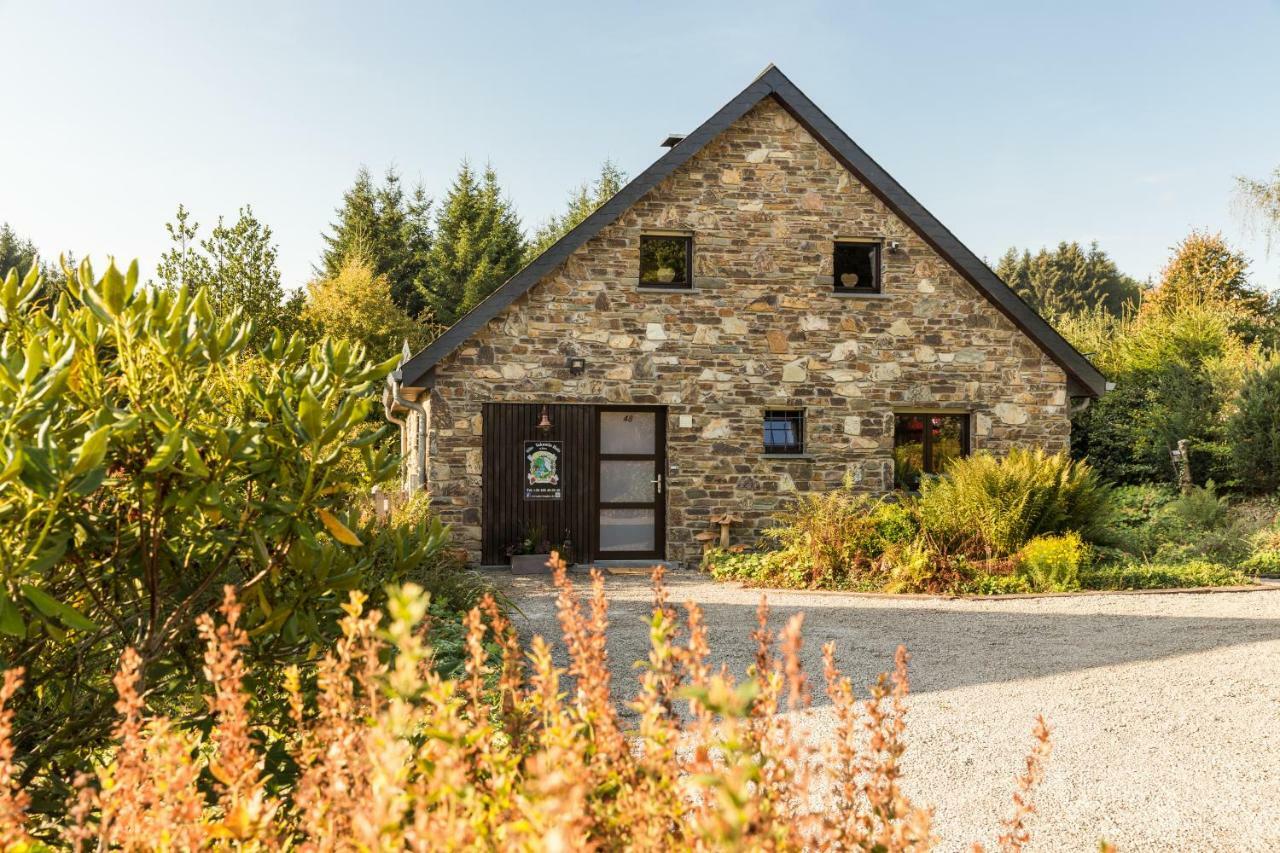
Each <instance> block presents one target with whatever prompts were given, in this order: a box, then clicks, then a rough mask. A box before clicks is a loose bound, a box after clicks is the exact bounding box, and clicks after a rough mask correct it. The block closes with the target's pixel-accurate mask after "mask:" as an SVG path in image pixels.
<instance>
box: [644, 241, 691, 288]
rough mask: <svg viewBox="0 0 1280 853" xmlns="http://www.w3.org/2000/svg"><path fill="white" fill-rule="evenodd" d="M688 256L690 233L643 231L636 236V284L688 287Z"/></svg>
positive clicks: (689, 253)
mask: <svg viewBox="0 0 1280 853" xmlns="http://www.w3.org/2000/svg"><path fill="white" fill-rule="evenodd" d="M692 260H693V237H691V236H688V235H685V236H680V235H675V236H670V235H657V234H643V235H641V237H640V284H642V285H643V286H645V287H691V286H692V285H693V264H692Z"/></svg>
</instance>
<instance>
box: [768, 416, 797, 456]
mask: <svg viewBox="0 0 1280 853" xmlns="http://www.w3.org/2000/svg"><path fill="white" fill-rule="evenodd" d="M764 452H765V453H778V454H788V455H791V456H795V455H798V454H801V453H804V411H803V410H802V409H785V410H784V409H771V410H768V411H766V412H765V413H764Z"/></svg>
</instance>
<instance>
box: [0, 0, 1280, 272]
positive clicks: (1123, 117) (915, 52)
mask: <svg viewBox="0 0 1280 853" xmlns="http://www.w3.org/2000/svg"><path fill="white" fill-rule="evenodd" d="M1050 7H1052V8H1050ZM0 33H3V36H4V38H3V48H0V93H2V97H0V103H2V104H3V111H2V112H0V115H3V121H2V122H0V221H8V222H9V223H11V224H12V225H13V227H14V228H15V229H16V230H17V231H18V232H19V233H21V234H25V235H28V236H30V237H31V238H33V239H34V240H35V242H36V243H37V245H38V246H40V247H41V248H42V249H43V250H44V251H45V252H46V253H56V252H57V251H59V250H61V249H63V248H69V249H72V250H74V251H75V252H77V253H78V254H81V255H83V254H86V253H88V254H91V255H92V256H93V257H94V258H98V259H100V258H102V257H103V256H105V255H106V254H109V253H110V254H115V255H117V256H119V257H133V256H136V257H139V258H140V259H141V261H142V263H143V265H144V268H145V269H146V270H147V271H148V272H149V271H150V270H151V269H152V268H153V266H154V263H155V261H156V258H157V257H158V256H159V254H160V252H162V251H163V250H164V248H165V246H166V237H165V233H164V228H163V225H164V223H165V222H166V221H167V220H168V219H170V218H171V216H172V213H173V211H174V209H175V207H176V206H177V204H178V203H179V202H183V203H185V204H186V205H187V206H188V207H189V208H190V209H192V210H193V212H194V214H195V217H196V218H197V219H198V220H199V221H200V222H201V223H202V224H205V225H206V228H207V224H208V223H211V222H212V221H213V220H214V219H215V217H216V215H217V214H219V213H223V214H234V212H235V210H236V208H237V207H238V206H240V205H242V204H245V203H251V204H252V205H253V206H254V208H255V210H256V211H257V213H258V215H259V216H260V218H262V219H263V220H265V221H266V222H267V223H268V224H270V225H271V227H272V228H273V229H274V230H275V233H276V237H277V239H278V241H279V245H280V263H281V267H282V270H283V272H284V278H285V283H286V284H287V285H290V286H296V285H299V284H301V283H303V282H304V281H305V279H306V278H307V277H308V275H309V273H310V270H311V265H312V263H313V262H314V261H315V260H316V258H317V256H318V254H319V251H320V247H321V240H320V233H321V231H322V230H323V229H324V228H325V227H326V225H327V223H328V222H329V221H330V219H331V217H332V213H333V208H334V207H335V205H337V203H338V202H339V200H340V197H341V194H342V191H343V189H344V188H345V187H347V186H348V185H349V184H350V182H351V179H352V176H353V175H354V173H355V171H356V169H357V167H358V166H360V165H361V164H366V165H368V166H369V167H370V168H371V169H373V170H375V171H380V170H382V169H384V168H385V167H387V166H388V165H391V164H394V165H395V166H396V167H398V168H399V169H400V171H401V172H402V173H403V174H404V175H405V176H406V177H407V178H408V179H409V180H410V181H413V180H418V179H421V180H422V181H423V182H424V183H425V184H426V186H427V188H428V190H429V191H430V193H431V194H432V195H433V196H436V197H439V196H440V195H442V194H443V192H444V190H445V188H446V187H447V185H448V182H449V180H450V178H451V177H452V175H453V172H454V170H455V169H456V167H457V165H458V163H459V161H460V160H461V159H462V158H463V157H464V156H465V157H470V158H471V159H472V160H474V161H477V162H483V161H486V160H487V161H489V162H491V163H492V164H493V166H494V167H495V168H496V169H497V171H498V174H499V177H500V178H501V180H502V182H503V184H504V185H505V187H506V188H507V190H508V192H509V193H510V195H511V198H512V199H513V200H514V202H515V203H516V205H517V208H518V210H519V212H520V214H521V216H522V218H523V221H524V223H525V225H526V227H529V228H532V227H533V226H535V225H536V224H537V223H538V222H540V221H542V220H543V219H544V218H545V217H546V216H547V215H548V214H550V213H552V212H554V211H556V210H558V209H559V208H560V207H561V205H562V204H563V202H564V199H565V197H566V194H567V192H568V191H569V189H570V188H571V187H572V186H574V185H576V184H577V183H579V182H581V181H582V180H583V179H585V178H588V177H590V176H592V175H593V174H594V173H595V171H596V170H597V168H598V166H599V164H600V162H601V161H602V160H604V159H605V158H606V157H611V158H613V159H614V160H616V161H617V162H618V163H619V164H620V165H621V166H622V167H623V168H624V169H625V170H626V171H627V172H628V173H629V174H630V175H633V176H634V175H635V174H637V173H639V172H640V171H641V170H643V169H644V168H645V167H646V166H647V165H648V164H649V163H650V162H651V161H652V160H653V159H655V158H656V157H657V156H659V155H660V154H661V153H662V149H661V148H659V145H658V143H659V142H660V141H661V140H662V138H663V136H665V135H666V134H667V133H668V132H671V131H674V132H687V131H689V130H691V129H692V128H694V127H695V126H696V125H697V124H698V123H700V122H701V121H702V120H703V119H705V118H706V117H707V116H709V115H710V114H711V113H712V112H713V111H715V110H716V109H717V108H719V107H720V106H721V105H722V104H723V103H724V102H725V101H727V100H728V99H729V98H730V97H732V96H733V95H734V94H736V93H737V92H738V91H739V90H740V89H741V88H742V87H743V86H745V85H746V84H747V83H748V82H749V81H750V80H751V79H752V78H753V77H754V76H755V75H756V74H757V73H758V72H759V71H760V70H761V69H762V68H763V67H764V66H765V65H766V64H767V63H769V62H774V63H776V64H777V65H778V66H779V67H780V68H781V69H782V70H783V71H784V72H785V73H786V74H787V75H788V76H790V77H791V79H792V80H793V81H794V82H795V83H796V84H797V85H799V86H800V88H801V89H803V90H804V91H805V92H806V93H807V94H808V95H809V96H810V97H811V98H812V99H813V100H814V101H815V102H817V104H818V105H819V106H820V107H822V108H823V109H824V110H825V111H826V112H827V113H828V114H829V115H830V116H831V117H832V118H833V119H834V120H835V121H836V122H837V123H838V124H840V125H841V126H842V127H844V129H845V130H846V131H847V132H848V133H849V134H850V136H852V137H853V138H854V139H855V140H857V141H858V142H859V144H861V145H862V146H863V148H865V149H866V150H867V151H868V152H869V153H870V154H871V155H872V156H873V157H875V158H876V159H877V160H879V161H880V163H881V164H882V165H884V166H885V167H886V168H887V169H888V170H889V171H890V172H891V173H892V174H893V175H894V176H895V177H896V178H898V180H899V181H901V182H902V183H903V184H904V185H905V186H906V187H907V189H908V190H910V191H911V192H912V193H914V194H915V195H916V197H917V198H919V199H920V200H921V201H922V202H923V203H924V204H925V205H926V206H927V207H929V208H930V209H931V210H932V211H933V212H934V213H935V214H936V215H937V216H938V217H939V218H940V219H941V220H942V221H943V222H944V223H945V224H947V225H948V226H949V227H950V228H951V229H952V230H953V231H955V233H956V234H957V235H958V236H959V237H960V238H961V239H962V240H963V241H965V242H966V243H967V244H968V245H969V246H970V247H971V248H972V249H973V250H974V251H976V252H977V253H978V254H979V255H982V256H985V257H987V258H989V259H992V260H993V261H994V258H996V257H998V255H999V254H1000V253H1001V252H1002V251H1003V250H1004V249H1005V248H1006V247H1008V246H1010V245H1017V246H1030V247H1038V246H1041V245H1043V244H1046V243H1057V242H1058V241H1059V240H1092V239H1096V240H1098V241H1099V242H1100V243H1101V245H1102V246H1103V248H1105V249H1106V250H1107V251H1108V252H1110V253H1111V254H1112V255H1113V257H1115V258H1116V259H1117V261H1118V262H1119V264H1120V265H1121V268H1122V269H1124V270H1125V271H1126V272H1128V273H1130V274H1132V275H1135V276H1138V277H1140V278H1145V277H1146V276H1149V275H1154V274H1156V273H1157V272H1158V270H1159V268H1160V266H1161V265H1162V263H1163V262H1164V259H1165V258H1166V256H1167V254H1168V248H1169V246H1170V245H1171V244H1173V243H1174V242H1175V241H1177V240H1178V239H1179V238H1181V237H1182V236H1183V235H1184V234H1186V233H1187V231H1188V230H1189V229H1190V228H1192V227H1209V228H1213V229H1220V230H1222V231H1223V232H1225V233H1226V234H1227V236H1228V237H1229V238H1231V239H1232V240H1234V241H1235V242H1237V243H1238V244H1239V245H1241V246H1242V247H1244V248H1245V249H1246V250H1247V251H1248V252H1249V254H1250V255H1251V256H1252V257H1253V258H1254V259H1255V263H1256V265H1257V268H1258V269H1257V278H1258V280H1259V281H1260V282H1261V283H1264V284H1266V285H1267V286H1270V287H1275V286H1276V285H1277V284H1278V283H1280V258H1277V255H1280V246H1277V247H1276V250H1275V251H1273V253H1272V258H1271V259H1270V260H1269V261H1268V260H1266V259H1264V246H1263V243H1262V241H1261V240H1260V239H1256V238H1255V239H1250V238H1249V236H1248V235H1247V232H1246V231H1245V229H1244V227H1243V226H1242V224H1241V222H1240V220H1239V217H1238V216H1237V215H1236V214H1235V212H1234V211H1233V208H1232V204H1231V202H1232V191H1233V178H1234V176H1236V175H1240V174H1247V175H1254V176H1258V177H1261V176H1263V175H1266V174H1269V173H1270V172H1271V170H1272V169H1274V168H1276V167H1277V166H1280V2H1277V0H1241V2H1225V3H1221V4H1205V3H1203V2H1196V3H1191V2H1127V3H1121V2H1096V3H1095V2H1071V3H1055V4H1048V3H1040V2H1026V0H1020V1H1019V2H983V3H957V2H930V3H924V2H920V3H896V2H895V3H889V2H883V3H870V2H833V3H820V2H786V3H784V2H777V0H774V2H769V3H752V2H733V3H702V2H690V0H685V2H679V3H665V2H653V0H650V2H643V3H634V4H632V3H619V2H586V3H548V2H544V3H528V2H521V3H513V4H509V5H506V6H500V5H499V4H496V3H495V4H489V3H479V2H472V3H452V4H448V5H446V4H425V3H412V4H411V3H379V2H364V3H354V2H353V3H336V2H291V3H285V2H279V3H275V2H272V3H267V2H239V0H236V1H235V2H233V1H232V0H219V2H216V3H203V4H196V3H160V2H154V3H142V2H120V3H102V2H83V3H70V2H22V1H20V0H0Z"/></svg>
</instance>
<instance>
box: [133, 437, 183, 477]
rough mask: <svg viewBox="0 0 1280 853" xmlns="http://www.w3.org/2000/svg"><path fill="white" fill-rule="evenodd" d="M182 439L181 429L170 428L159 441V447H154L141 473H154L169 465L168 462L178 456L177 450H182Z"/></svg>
mask: <svg viewBox="0 0 1280 853" xmlns="http://www.w3.org/2000/svg"><path fill="white" fill-rule="evenodd" d="M182 439H183V433H182V430H180V429H176V428H175V429H173V430H171V431H170V432H169V434H168V435H166V436H165V438H164V441H163V442H161V443H160V447H158V448H157V449H156V453H155V455H154V456H152V457H151V461H150V462H148V463H147V467H146V468H143V469H142V470H143V473H146V474H154V473H156V472H157V471H163V470H164V469H165V468H167V467H169V464H170V463H172V462H173V460H175V459H177V458H178V452H179V451H181V450H182Z"/></svg>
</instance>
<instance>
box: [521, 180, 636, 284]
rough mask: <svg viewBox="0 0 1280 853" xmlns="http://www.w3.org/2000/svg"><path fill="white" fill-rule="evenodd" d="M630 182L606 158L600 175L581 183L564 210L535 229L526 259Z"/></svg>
mask: <svg viewBox="0 0 1280 853" xmlns="http://www.w3.org/2000/svg"><path fill="white" fill-rule="evenodd" d="M626 182H627V175H626V173H625V172H623V171H622V170H621V169H619V168H618V166H617V164H616V163H614V162H613V161H612V160H605V161H604V165H602V166H601V167H600V174H599V176H598V177H597V178H596V179H595V180H594V181H593V182H591V183H585V182H584V183H582V184H579V185H578V187H577V188H576V189H575V190H574V191H573V192H572V193H570V195H569V203H568V205H567V206H566V208H565V211H564V213H562V214H560V215H559V216H552V217H551V218H550V219H548V220H547V221H546V222H544V223H543V224H542V226H541V227H539V228H538V230H537V231H536V232H534V235H533V240H532V242H531V243H530V244H529V249H528V252H527V258H526V262H527V261H532V260H533V259H534V258H536V257H537V256H538V255H541V254H542V253H543V252H545V251H546V250H547V249H549V248H551V246H552V245H553V244H554V243H555V242H556V241H557V240H559V239H560V238H561V237H563V236H564V235H566V234H568V233H569V232H570V231H572V230H573V229H574V228H576V227H577V226H578V224H579V223H581V222H582V220H584V219H586V218H587V217H588V216H590V215H591V214H592V213H595V211H596V208H598V207H600V205H602V204H604V203H605V202H606V201H608V200H609V199H611V198H613V197H614V196H615V195H617V193H618V190H620V189H622V187H623V185H625V184H626Z"/></svg>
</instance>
